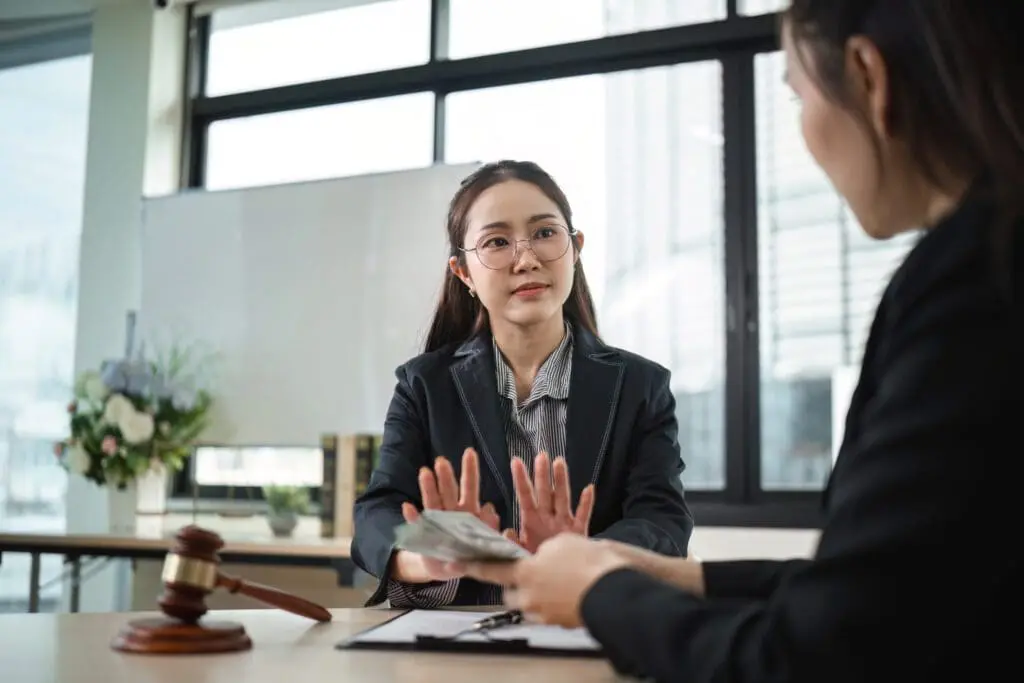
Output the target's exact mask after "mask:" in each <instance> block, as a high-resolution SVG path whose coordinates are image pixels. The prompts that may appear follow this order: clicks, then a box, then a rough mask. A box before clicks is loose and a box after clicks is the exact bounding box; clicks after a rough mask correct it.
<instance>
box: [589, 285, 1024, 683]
mask: <svg viewBox="0 0 1024 683" xmlns="http://www.w3.org/2000/svg"><path fill="white" fill-rule="evenodd" d="M956 279H957V280H958V281H957V282H954V283H946V286H944V287H942V288H933V291H932V292H930V294H929V295H928V296H918V297H915V298H914V300H913V301H912V302H899V305H893V306H891V307H890V308H889V310H888V311H884V312H882V313H881V315H885V316H891V319H890V320H891V322H889V323H888V328H887V329H888V334H887V335H886V337H885V339H884V340H883V343H882V345H881V346H880V347H879V349H878V351H879V355H878V358H879V363H878V365H877V367H876V372H875V373H874V376H875V377H876V378H877V382H876V385H875V386H874V388H873V389H874V391H873V394H872V395H871V397H870V398H869V399H867V400H866V403H865V404H864V406H863V409H862V412H861V414H860V415H859V417H858V420H857V422H858V424H857V425H856V431H857V435H856V439H855V440H854V441H852V442H851V443H850V447H849V448H846V447H844V451H843V452H842V454H841V455H840V458H839V461H838V462H837V464H836V469H835V471H834V473H833V481H832V482H831V483H830V491H829V506H828V509H827V510H826V520H825V527H824V529H823V531H822V535H821V538H820V541H819V546H818V550H817V552H816V555H815V558H814V560H813V561H811V562H808V563H800V564H797V565H794V566H793V567H792V568H791V571H788V572H786V573H785V574H783V575H782V576H784V578H783V580H781V581H779V582H774V581H772V580H768V581H765V582H764V585H763V586H761V587H758V586H757V584H758V583H759V582H761V577H763V576H767V574H762V573H760V572H752V573H751V575H750V577H748V579H747V582H744V584H745V586H744V587H743V588H742V589H741V588H740V587H738V586H733V588H732V590H731V591H730V592H732V593H734V594H736V593H746V594H749V595H753V596H757V598H752V599H740V600H719V599H714V598H711V599H698V598H695V597H693V596H692V595H689V594H686V593H684V592H682V591H679V590H676V589H674V588H671V587H668V586H666V585H664V584H662V583H659V582H658V581H656V580H654V579H652V578H649V577H647V576H644V575H641V574H638V573H636V572H634V571H632V570H620V571H617V572H615V573H612V574H609V575H607V576H605V577H604V578H602V579H601V580H600V581H598V582H597V583H596V584H595V585H594V586H593V587H592V588H591V589H590V590H589V591H588V593H587V594H586V596H585V597H584V600H583V604H582V615H583V619H584V621H585V623H586V625H587V627H588V628H589V629H590V630H591V632H592V633H593V634H594V636H595V638H596V639H597V640H598V641H600V642H601V643H602V644H603V645H604V646H605V648H606V650H607V651H608V653H609V656H610V657H611V658H612V661H613V662H614V663H615V664H616V665H617V666H618V668H620V669H624V670H627V671H631V672H637V671H639V672H642V673H644V674H646V675H648V676H652V677H653V678H655V679H656V680H657V681H663V682H667V681H688V682H690V683H702V682H710V681H734V682H737V683H744V682H753V681H765V682H767V681H787V682H788V683H802V682H807V683H812V682H814V683H817V682H820V681H829V682H830V683H844V682H847V681H851V682H852V681H882V680H886V681H901V680H939V679H943V680H945V679H946V677H947V675H949V676H952V678H950V679H949V680H953V679H956V678H957V674H960V675H961V678H963V680H971V679H972V678H973V677H974V675H973V674H972V673H971V672H970V669H969V667H970V666H971V663H972V662H973V664H974V665H975V666H977V665H981V664H985V663H986V662H988V661H989V660H990V659H991V658H992V657H996V656H999V654H1000V652H1001V651H1002V649H1001V648H1000V647H997V646H995V645H993V644H992V643H991V642H986V641H991V640H993V639H997V638H999V637H1000V636H999V634H1000V633H1002V632H1003V631H1002V630H1001V628H1002V627H1000V626H998V622H999V621H1001V619H999V618H998V617H997V615H999V614H1001V613H1004V611H1005V609H1006V601H1007V600H1008V596H1009V595H1010V594H1012V591H1017V592H1016V595H1019V574H1020V572H1021V569H1022V561H1021V552H1020V544H1019V543H1015V542H1014V541H1012V540H1010V539H1012V538H1015V537H1016V536H1017V535H1018V534H1019V529H1018V523H1017V522H1016V514H1015V512H1014V508H1013V507H1011V503H1012V501H1013V500H1014V496H1013V492H1012V491H1011V484H1010V483H1009V481H1013V480H1014V478H1013V477H1008V476H1007V471H1006V467H1007V459H1008V458H1009V459H1011V460H1012V459H1014V458H1017V457H1018V456H1019V454H1020V452H1021V451H1020V441H1019V433H1018V428H1017V427H1016V426H1015V422H1017V421H1019V419H1020V415H1019V410H1020V406H1021V404H1020V399H1019V397H1018V393H1017V392H1019V387H1014V383H1015V382H1017V381H1019V378H1020V373H1019V370H1018V371H1016V372H1015V371H1014V368H1015V367H1018V366H1017V364H1018V363H1019V357H1018V356H1019V353H1020V349H1019V348H1013V345H1014V344H1015V343H1016V341H1015V340H1019V326H1020V325H1021V316H1020V310H1019V308H1018V309H1015V312H1011V309H1010V308H1009V307H1005V306H995V305H992V304H993V298H992V297H991V296H990V295H989V293H987V292H985V291H983V290H982V289H981V288H980V287H978V286H977V283H976V282H975V281H973V280H972V279H971V277H970V275H966V274H963V273H957V277H956ZM1008 480H1009V481H1008ZM979 535H984V536H985V537H991V538H992V539H993V540H992V541H991V542H982V541H981V539H980V537H979ZM972 540H973V541H975V542H976V544H975V546H973V547H976V548H978V550H977V553H969V555H971V556H967V554H965V553H964V552H963V550H964V548H965V547H966V546H965V544H967V543H970V542H971V541H972ZM711 576H712V577H713V579H712V580H713V581H719V582H723V581H722V578H723V577H722V575H719V576H718V577H714V570H712V573H711ZM755 578H756V580H755ZM723 583H728V581H724V582H723ZM766 589H769V590H766Z"/></svg>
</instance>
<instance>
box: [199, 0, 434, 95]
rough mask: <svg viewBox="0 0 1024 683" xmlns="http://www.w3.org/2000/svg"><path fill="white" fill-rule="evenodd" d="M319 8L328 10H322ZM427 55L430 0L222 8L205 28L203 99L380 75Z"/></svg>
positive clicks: (298, 0)
mask: <svg viewBox="0 0 1024 683" xmlns="http://www.w3.org/2000/svg"><path fill="white" fill-rule="evenodd" d="M325 4H333V5H336V7H335V8H333V9H331V10H330V11H323V7H324V5H325ZM429 56H430V0H347V1H344V0H336V1H335V2H333V3H324V2H322V1H320V2H312V1H311V0H288V2H262V3H261V2H257V3H247V4H245V5H243V6H238V7H230V6H229V7H225V8H223V9H220V10H217V11H216V12H214V13H213V16H212V20H211V22H210V42H209V53H208V57H207V60H208V67H207V72H206V94H207V95H210V96H215V95H227V94H230V93H236V92H245V91H249V90H261V89H263V88H272V87H276V86H282V85H292V84H294V83H308V82H311V81H317V80H323V79H327V78H338V77H341V76H352V75H355V74H364V73H372V72H374V71H386V70H388V69H396V68H400V67H405V66H414V65H417V64H423V63H425V62H426V61H427V59H428V57H429Z"/></svg>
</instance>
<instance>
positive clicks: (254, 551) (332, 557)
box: [0, 529, 354, 612]
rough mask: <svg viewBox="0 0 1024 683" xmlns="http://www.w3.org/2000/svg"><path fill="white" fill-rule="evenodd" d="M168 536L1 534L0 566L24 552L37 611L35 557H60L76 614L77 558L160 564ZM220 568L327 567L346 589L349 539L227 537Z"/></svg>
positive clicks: (142, 533) (31, 606)
mask: <svg viewBox="0 0 1024 683" xmlns="http://www.w3.org/2000/svg"><path fill="white" fill-rule="evenodd" d="M173 533H174V532H173V531H165V530H156V529H141V530H140V531H139V532H137V533H136V534H134V535H132V536H118V535H108V534H58V533H33V534H22V533H2V532H0V561H2V560H3V554H4V553H5V552H10V553H28V554H29V555H31V557H32V562H31V565H30V569H29V586H28V591H29V601H28V602H29V605H28V607H29V612H37V611H38V609H39V568H40V556H41V555H44V554H56V555H63V556H64V558H65V562H67V563H68V564H70V565H71V573H70V579H71V595H70V608H71V611H72V612H77V611H78V604H79V597H80V594H79V583H80V578H81V559H82V558H83V557H124V558H130V559H163V558H164V556H166V554H167V551H168V550H170V548H171V546H172V544H173V541H172V538H171V536H172V535H173ZM222 537H223V538H224V549H223V550H222V551H221V553H220V557H221V560H222V561H223V562H225V563H241V564H264V565H284V566H298V567H333V568H334V569H336V570H337V572H338V581H339V584H340V585H346V586H351V585H352V580H353V569H354V566H353V564H352V561H351V554H350V548H351V545H352V542H351V539H347V538H345V539H342V538H337V539H322V538H301V539H293V538H274V537H273V536H270V535H269V534H267V535H266V536H258V535H239V536H232V535H229V534H222Z"/></svg>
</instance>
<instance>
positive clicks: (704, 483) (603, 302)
mask: <svg viewBox="0 0 1024 683" xmlns="http://www.w3.org/2000/svg"><path fill="white" fill-rule="evenodd" d="M720 90H721V76H720V65H719V63H718V62H701V63H695V64H683V65H678V66H672V67H660V68H655V69H645V70H642V71H630V72H623V73H615V74H607V75H592V76H581V77H577V78H568V79H561V80H552V81H544V82H539V83H527V84H523V85H513V86H506V87H500V88H490V89H485V90H475V91H470V92H460V93H454V94H452V95H450V96H449V97H448V100H447V116H446V120H445V123H446V129H447V130H446V133H445V159H446V161H449V162H462V161H472V160H494V159H502V158H512V159H523V160H533V161H536V162H537V163H539V164H540V165H541V166H543V167H544V168H545V169H546V170H547V171H548V172H550V173H551V174H552V175H553V176H554V177H555V179H556V180H557V181H558V182H559V183H560V184H561V185H562V187H563V189H564V190H565V192H566V193H567V194H568V196H569V199H570V201H571V202H572V205H573V213H574V216H575V224H576V227H577V228H578V229H580V230H581V231H583V232H584V233H585V234H586V236H587V239H586V248H585V249H584V252H583V262H584V263H585V265H586V269H587V281H588V282H589V283H590V286H591V288H592V290H593V293H594V296H595V299H596V304H597V307H598V313H599V314H598V319H599V322H600V323H601V332H602V335H603V336H604V337H605V338H606V339H607V341H608V342H609V343H611V344H614V345H617V346H621V347H624V348H626V349H629V350H631V351H634V352H636V353H640V354H643V355H645V356H647V357H649V358H651V359H652V360H655V361H658V362H660V363H662V364H664V365H665V366H667V367H669V368H671V370H672V382H673V388H674V390H675V395H676V399H677V401H678V406H679V407H678V411H677V412H678V415H679V420H680V436H679V438H680V442H681V444H682V450H683V457H684V460H685V461H686V464H687V470H686V473H685V475H684V481H685V483H686V485H687V487H688V488H690V489H719V488H722V487H723V486H724V467H723V466H724V435H723V428H724V418H725V412H724V411H725V408H724V380H723V376H724V370H725V360H724V348H725V340H724V313H723V311H724V303H723V296H724V294H723V293H724V283H723V272H722V263H723V246H722V234H723V228H722V168H721V164H722V159H721V157H722V147H721V144H722V133H721V101H720Z"/></svg>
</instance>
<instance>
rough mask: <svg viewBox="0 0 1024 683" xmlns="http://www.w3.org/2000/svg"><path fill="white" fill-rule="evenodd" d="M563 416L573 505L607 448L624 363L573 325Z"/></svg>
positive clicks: (597, 469)
mask: <svg viewBox="0 0 1024 683" xmlns="http://www.w3.org/2000/svg"><path fill="white" fill-rule="evenodd" d="M575 334H576V340H575V347H574V350H573V357H572V377H571V378H570V380H569V406H568V417H567V418H566V454H565V460H566V464H567V465H568V466H569V481H570V483H571V486H572V498H573V505H575V504H576V502H577V501H579V496H580V493H581V492H582V491H583V488H584V487H585V486H587V484H590V483H594V482H596V481H597V478H598V475H599V474H600V472H601V464H602V463H603V462H604V456H605V452H606V451H607V449H608V439H609V437H610V436H611V433H612V424H613V422H614V421H615V412H616V410H617V409H618V407H619V393H620V391H621V389H622V378H623V375H624V373H625V369H626V366H625V364H624V363H623V362H622V359H621V358H619V356H618V354H617V353H615V351H613V350H612V349H610V348H608V347H607V346H605V345H604V344H602V343H601V342H600V341H598V340H597V339H596V338H595V337H594V336H593V335H591V334H590V333H589V332H587V331H586V330H583V329H580V328H578V327H577V328H576V330H575Z"/></svg>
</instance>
